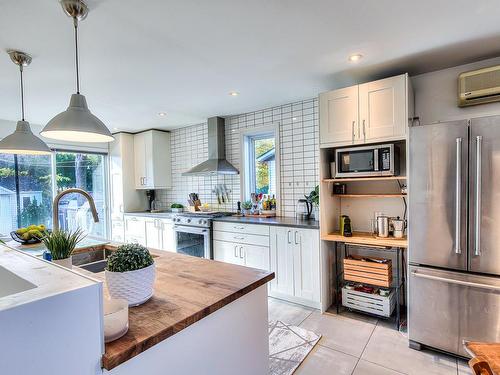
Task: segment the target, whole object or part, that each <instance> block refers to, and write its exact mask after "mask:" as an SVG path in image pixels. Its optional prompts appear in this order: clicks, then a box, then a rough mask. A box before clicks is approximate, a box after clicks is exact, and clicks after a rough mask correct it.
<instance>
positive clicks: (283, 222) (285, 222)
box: [214, 216, 319, 229]
mask: <svg viewBox="0 0 500 375" xmlns="http://www.w3.org/2000/svg"><path fill="white" fill-rule="evenodd" d="M214 221H224V222H229V223H242V224H262V225H279V226H285V227H295V228H308V229H319V221H315V220H300V219H296V218H293V217H282V216H276V217H271V218H261V217H244V216H225V217H218V218H216V219H214Z"/></svg>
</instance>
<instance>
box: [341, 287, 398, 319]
mask: <svg viewBox="0 0 500 375" xmlns="http://www.w3.org/2000/svg"><path fill="white" fill-rule="evenodd" d="M342 305H344V306H345V307H348V308H351V309H356V310H360V311H365V312H368V313H370V314H375V315H380V316H384V317H386V318H388V317H390V316H391V314H392V312H393V310H394V307H395V306H396V298H395V293H394V290H392V291H391V293H390V294H389V296H388V297H382V296H380V295H378V294H368V293H363V292H358V291H355V290H350V289H346V288H342Z"/></svg>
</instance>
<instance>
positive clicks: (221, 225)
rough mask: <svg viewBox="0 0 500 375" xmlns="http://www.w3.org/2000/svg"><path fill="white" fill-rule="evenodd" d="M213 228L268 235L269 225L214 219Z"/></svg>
mask: <svg viewBox="0 0 500 375" xmlns="http://www.w3.org/2000/svg"><path fill="white" fill-rule="evenodd" d="M214 230H216V231H223V232H235V233H240V234H257V235H260V236H269V226H268V225H260V224H240V223H229V222H224V221H214Z"/></svg>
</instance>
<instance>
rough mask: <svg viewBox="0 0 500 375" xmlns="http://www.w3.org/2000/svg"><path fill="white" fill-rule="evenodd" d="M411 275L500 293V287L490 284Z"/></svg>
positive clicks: (419, 274) (417, 274) (414, 272)
mask: <svg viewBox="0 0 500 375" xmlns="http://www.w3.org/2000/svg"><path fill="white" fill-rule="evenodd" d="M411 274H412V276H415V277H421V278H423V279H429V280H436V281H443V282H445V283H449V284H458V285H464V286H470V287H474V288H481V289H488V290H494V291H497V292H500V285H499V286H496V285H488V284H481V283H473V282H471V281H463V280H454V279H448V278H446V277H440V276H433V275H427V274H425V273H420V272H417V271H412V272H411Z"/></svg>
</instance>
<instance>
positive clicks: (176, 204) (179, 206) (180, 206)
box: [170, 203, 184, 208]
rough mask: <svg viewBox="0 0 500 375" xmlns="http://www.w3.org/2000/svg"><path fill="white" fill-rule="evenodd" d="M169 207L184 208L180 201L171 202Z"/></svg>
mask: <svg viewBox="0 0 500 375" xmlns="http://www.w3.org/2000/svg"><path fill="white" fill-rule="evenodd" d="M170 208H184V206H183V205H182V204H180V203H172V205H171V206H170Z"/></svg>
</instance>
